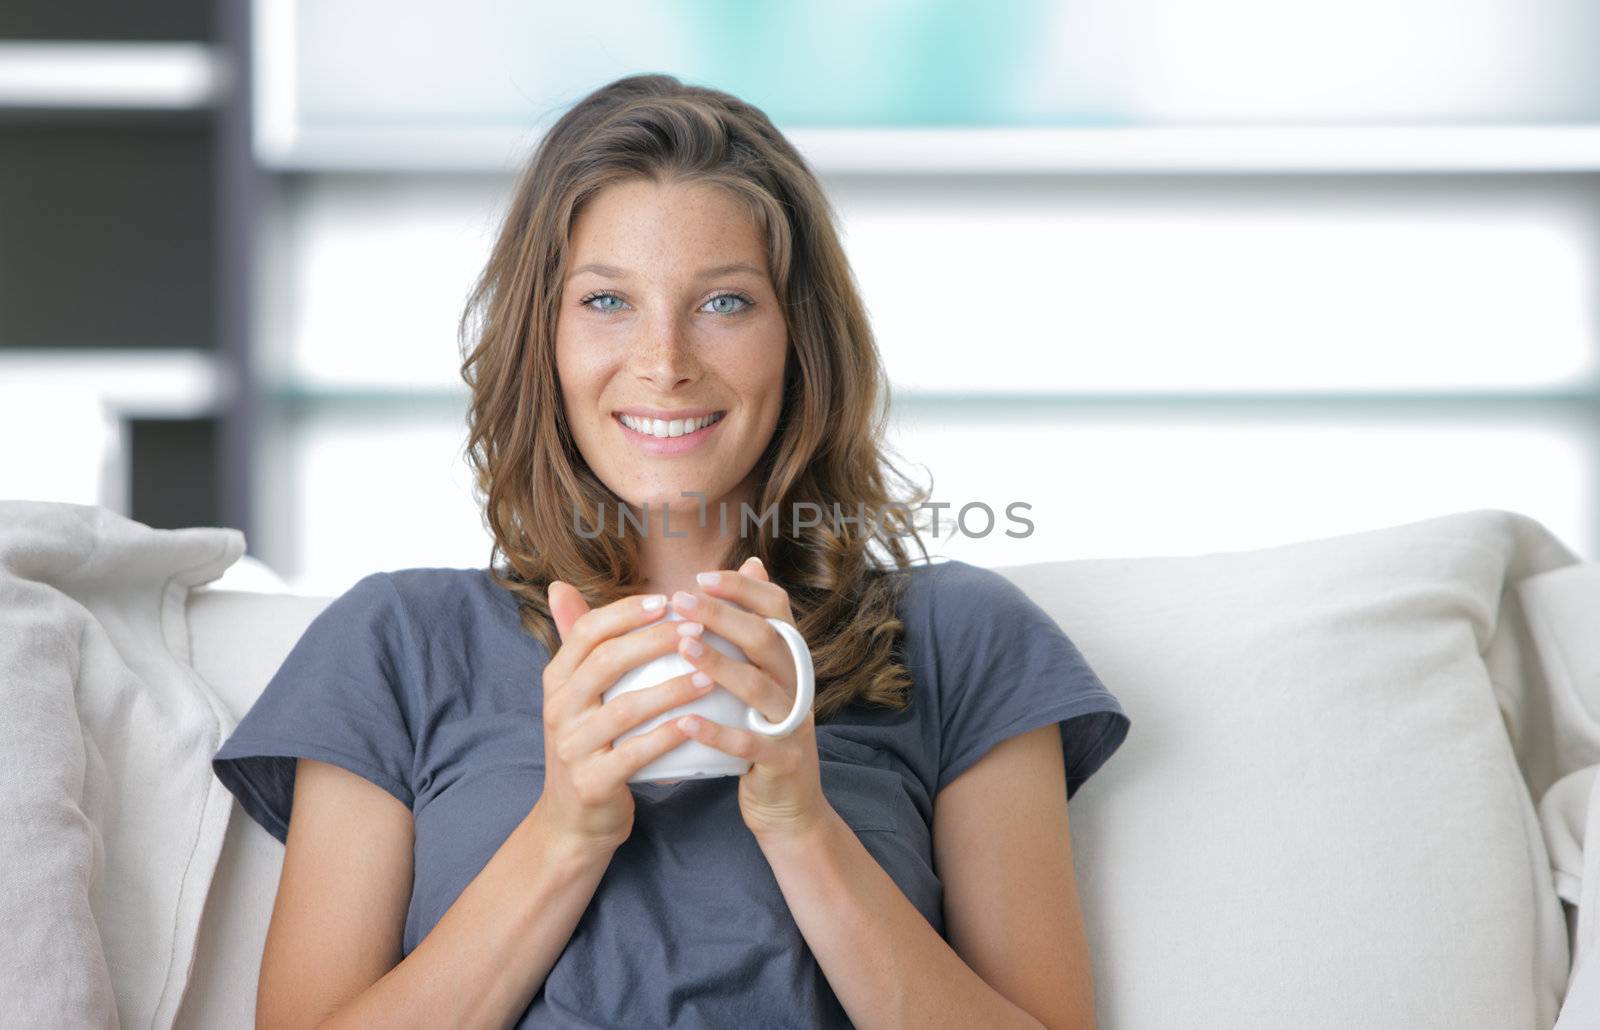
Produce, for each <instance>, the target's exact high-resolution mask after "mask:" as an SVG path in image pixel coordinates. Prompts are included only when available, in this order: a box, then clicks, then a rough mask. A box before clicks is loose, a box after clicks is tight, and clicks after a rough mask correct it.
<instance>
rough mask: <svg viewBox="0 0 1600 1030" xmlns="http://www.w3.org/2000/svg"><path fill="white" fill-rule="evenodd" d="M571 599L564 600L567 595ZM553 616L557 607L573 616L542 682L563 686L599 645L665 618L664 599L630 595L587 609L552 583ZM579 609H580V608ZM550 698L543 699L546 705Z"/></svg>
mask: <svg viewBox="0 0 1600 1030" xmlns="http://www.w3.org/2000/svg"><path fill="white" fill-rule="evenodd" d="M569 592H570V594H571V595H572V596H570V597H569V596H567V595H568V593H569ZM548 596H549V598H550V603H551V606H552V614H554V611H555V608H556V606H560V607H561V609H562V610H563V612H564V613H565V614H566V615H572V614H573V613H577V614H576V617H575V618H572V619H571V620H570V621H569V622H568V623H567V629H566V632H565V633H564V634H563V635H562V641H561V646H560V647H559V648H558V649H557V650H556V653H555V654H554V655H553V656H552V657H551V659H550V661H549V663H548V664H547V665H546V666H545V673H544V682H545V684H546V685H547V686H549V685H551V684H566V683H568V681H570V680H571V678H572V677H573V676H574V675H575V674H576V672H577V670H578V669H579V668H581V667H582V665H583V662H584V660H585V659H587V658H588V657H589V655H590V654H591V653H592V652H593V651H594V649H595V648H596V647H598V646H599V645H600V644H601V643H602V642H603V641H605V640H608V639H610V638H612V637H614V636H616V635H617V634H619V633H625V632H627V631H628V630H630V629H634V628H636V627H638V626H644V625H648V624H650V623H651V622H652V621H654V620H656V619H659V618H661V617H662V616H663V615H665V614H666V611H667V608H666V604H665V601H666V597H665V596H664V595H662V594H633V595H630V596H628V597H622V598H618V599H617V600H615V601H612V602H611V603H610V604H606V605H601V606H600V607H599V608H595V609H592V610H591V609H590V608H589V606H588V605H587V604H586V603H585V602H584V600H583V595H582V594H580V593H578V591H577V589H576V588H575V587H573V586H572V585H571V584H568V583H561V584H560V589H559V591H558V590H557V586H556V584H554V583H552V584H551V588H550V591H549V594H548ZM579 606H581V609H580V607H579ZM550 700H551V695H548V694H547V695H546V697H545V701H546V703H548V702H549V701H550Z"/></svg>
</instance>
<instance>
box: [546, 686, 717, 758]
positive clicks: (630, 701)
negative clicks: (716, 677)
mask: <svg viewBox="0 0 1600 1030" xmlns="http://www.w3.org/2000/svg"><path fill="white" fill-rule="evenodd" d="M696 677H698V678H699V679H702V680H704V681H705V684H706V685H705V687H703V688H702V687H700V686H699V685H698V684H697V683H695V679H696ZM714 686H716V684H715V683H714V682H713V681H712V679H711V677H710V676H708V675H706V674H705V673H702V672H699V671H695V672H686V673H684V674H683V675H682V676H674V677H672V678H671V679H669V680H663V681H662V682H660V683H657V684H656V685H655V686H653V687H648V688H646V689H644V690H630V691H628V692H627V693H625V694H618V695H617V696H616V697H613V698H612V699H611V700H609V701H607V702H606V703H605V704H603V705H601V706H600V707H599V708H596V709H594V710H592V711H590V712H588V713H586V714H585V715H584V716H583V717H582V718H580V719H579V720H578V723H577V725H576V726H574V727H573V728H572V729H571V730H570V731H568V733H567V737H566V739H565V740H562V741H559V742H558V743H557V747H556V753H557V754H558V755H559V756H560V757H561V760H562V761H564V762H572V761H576V760H577V759H578V758H581V757H584V756H586V755H591V754H593V753H595V752H596V751H599V750H601V749H602V748H605V747H608V746H609V745H610V744H611V742H612V741H614V740H616V739H617V738H618V737H620V736H622V735H623V734H624V733H626V732H628V731H629V730H631V729H633V728H634V727H635V726H638V725H640V724H641V723H645V722H648V721H649V720H651V719H653V718H655V717H656V716H658V715H660V714H661V713H663V712H666V711H669V710H670V709H673V708H677V707H678V706H679V705H686V704H688V703H689V702H691V701H697V700H699V699H700V698H702V697H705V696H706V694H707V693H709V692H710V690H711V688H712V687H714ZM653 728H654V727H652V729H653ZM569 749H570V750H569ZM569 756H570V757H569Z"/></svg>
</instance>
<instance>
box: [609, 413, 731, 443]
mask: <svg viewBox="0 0 1600 1030" xmlns="http://www.w3.org/2000/svg"><path fill="white" fill-rule="evenodd" d="M617 418H618V419H620V420H621V421H622V424H623V425H625V426H627V427H628V428H629V429H632V430H633V431H634V432H636V433H646V434H648V435H650V436H655V437H660V438H661V439H667V438H669V437H674V436H684V435H685V434H688V433H693V432H696V431H698V430H701V429H704V428H705V427H706V426H709V425H710V424H711V423H713V422H717V421H719V420H720V419H721V418H722V415H721V413H720V412H719V413H716V414H712V415H707V416H705V417H704V418H675V419H673V420H672V421H670V422H668V421H666V420H664V419H659V418H637V417H635V416H633V415H618V416H617Z"/></svg>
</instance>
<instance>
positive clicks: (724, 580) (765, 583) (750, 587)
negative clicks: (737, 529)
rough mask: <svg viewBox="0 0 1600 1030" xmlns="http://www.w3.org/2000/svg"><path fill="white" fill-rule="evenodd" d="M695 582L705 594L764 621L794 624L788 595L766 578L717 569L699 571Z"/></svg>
mask: <svg viewBox="0 0 1600 1030" xmlns="http://www.w3.org/2000/svg"><path fill="white" fill-rule="evenodd" d="M746 564H749V563H748V562H747V563H746ZM695 582H697V583H698V584H699V585H700V590H701V591H703V592H704V593H707V594H711V595H713V596H715V597H720V598H724V599H725V600H729V601H732V602H733V603H734V604H736V605H738V606H739V607H741V608H743V609H744V610H746V611H749V612H754V613H755V614H757V615H760V616H762V617H763V618H768V617H770V618H774V619H782V620H783V621H784V622H793V621H794V617H793V615H792V614H791V613H790V611H789V592H788V591H787V590H785V589H783V587H780V586H779V585H778V584H776V583H773V582H771V581H769V580H767V579H758V578H756V577H755V576H751V575H749V574H747V573H745V572H733V571H729V570H719V571H717V572H702V573H700V574H699V575H698V576H696V577H695ZM685 614H687V613H685Z"/></svg>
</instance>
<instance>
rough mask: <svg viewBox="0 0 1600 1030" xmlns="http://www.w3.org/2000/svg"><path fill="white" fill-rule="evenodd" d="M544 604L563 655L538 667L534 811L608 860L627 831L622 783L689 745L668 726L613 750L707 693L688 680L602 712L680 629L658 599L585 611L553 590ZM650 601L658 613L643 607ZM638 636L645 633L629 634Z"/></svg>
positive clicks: (623, 697)
mask: <svg viewBox="0 0 1600 1030" xmlns="http://www.w3.org/2000/svg"><path fill="white" fill-rule="evenodd" d="M547 597H548V598H549V602H550V613H551V615H552V616H553V617H554V619H555V623H556V630H557V632H559V633H560V635H561V646H560V648H558V649H557V651H556V653H555V654H554V655H553V656H551V659H550V661H549V663H547V664H546V665H545V667H544V705H543V707H544V763H545V773H544V792H543V793H542V794H541V795H540V796H539V799H538V801H537V802H535V805H534V807H535V809H537V810H539V811H541V812H542V813H543V819H544V821H545V823H546V825H547V826H549V827H551V828H552V829H553V830H554V831H555V832H557V833H559V834H562V835H564V836H565V837H566V838H567V840H568V842H569V843H570V844H572V845H573V846H574V847H576V848H577V849H578V850H579V851H580V852H583V853H604V854H605V855H606V856H607V857H608V858H609V856H610V853H611V852H613V851H615V850H616V849H617V848H618V847H619V846H620V845H621V844H622V842H623V841H625V840H627V839H628V834H629V833H631V832H632V830H633V807H634V805H633V792H632V791H630V790H629V789H628V777H630V776H632V775H633V774H634V773H636V772H638V771H639V770H640V769H641V768H643V767H644V766H645V765H646V764H648V763H649V762H652V761H654V760H655V759H657V758H659V757H660V756H661V755H664V754H666V753H667V752H668V751H670V750H672V749H673V748H675V747H677V746H678V745H679V744H681V743H683V742H684V741H685V740H687V739H688V736H689V735H688V734H687V733H685V732H684V731H683V730H682V729H681V728H679V726H678V720H676V719H668V720H667V721H665V722H663V723H662V724H661V725H659V726H657V727H655V728H654V729H652V730H651V731H650V732H648V733H640V734H637V735H635V736H632V737H629V738H628V739H627V740H624V741H622V742H621V744H619V745H618V746H616V747H612V746H611V742H612V741H613V740H615V739H616V738H617V737H619V736H621V735H622V734H623V733H625V732H627V731H628V730H630V729H632V728H633V727H635V726H637V725H639V724H640V723H642V722H645V721H647V720H649V719H652V718H654V717H655V716H657V715H660V714H661V713H662V712H665V711H667V710H668V709H670V708H676V707H678V706H679V705H682V704H685V703H687V702H689V701H693V700H695V699H697V698H700V697H703V696H705V694H706V692H707V690H709V689H710V687H709V686H708V687H707V688H705V689H701V688H699V687H696V686H695V685H694V683H693V682H692V677H693V675H694V673H692V672H691V673H686V674H684V675H682V676H674V677H673V678H671V679H669V680H666V681H665V682H662V683H659V684H657V685H655V686H653V687H648V688H646V689H644V690H630V691H628V692H627V693H625V694H619V695H617V696H616V697H613V698H612V699H611V700H610V701H607V702H605V703H604V704H602V703H601V698H600V695H601V694H603V693H604V692H605V691H606V690H607V689H609V688H610V687H611V686H612V685H613V684H614V683H616V681H617V679H618V677H620V676H621V675H622V674H623V673H625V672H627V671H629V670H630V669H633V668H636V667H638V666H640V665H643V664H644V663H645V662H647V661H649V660H651V659H652V658H656V657H659V656H661V655H664V654H667V653H668V652H671V651H674V650H676V649H677V645H678V641H679V639H680V635H679V633H678V627H679V626H681V625H683V623H682V622H680V621H677V620H663V619H661V617H662V615H664V614H665V613H666V610H667V606H666V598H665V597H663V596H662V595H660V594H654V595H645V594H635V595H632V596H629V597H624V598H621V599H620V600H617V601H613V602H612V603H610V604H608V605H604V606H602V607H600V608H595V609H593V610H591V609H590V608H589V605H588V602H586V601H585V600H584V599H583V595H582V594H581V593H579V592H578V590H577V588H576V587H573V586H572V585H571V584H568V583H563V582H561V581H559V580H557V581H555V582H553V583H551V584H550V589H549V591H548V594H547ZM655 599H659V601H660V603H659V604H656V605H655V606H654V607H648V606H647V605H649V604H650V602H651V601H652V600H655ZM657 620H661V621H659V622H657V624H656V625H653V626H652V625H650V623H652V622H656V621H657ZM637 627H646V628H643V629H640V630H639V632H637V633H630V632H629V630H632V629H635V628H637Z"/></svg>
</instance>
